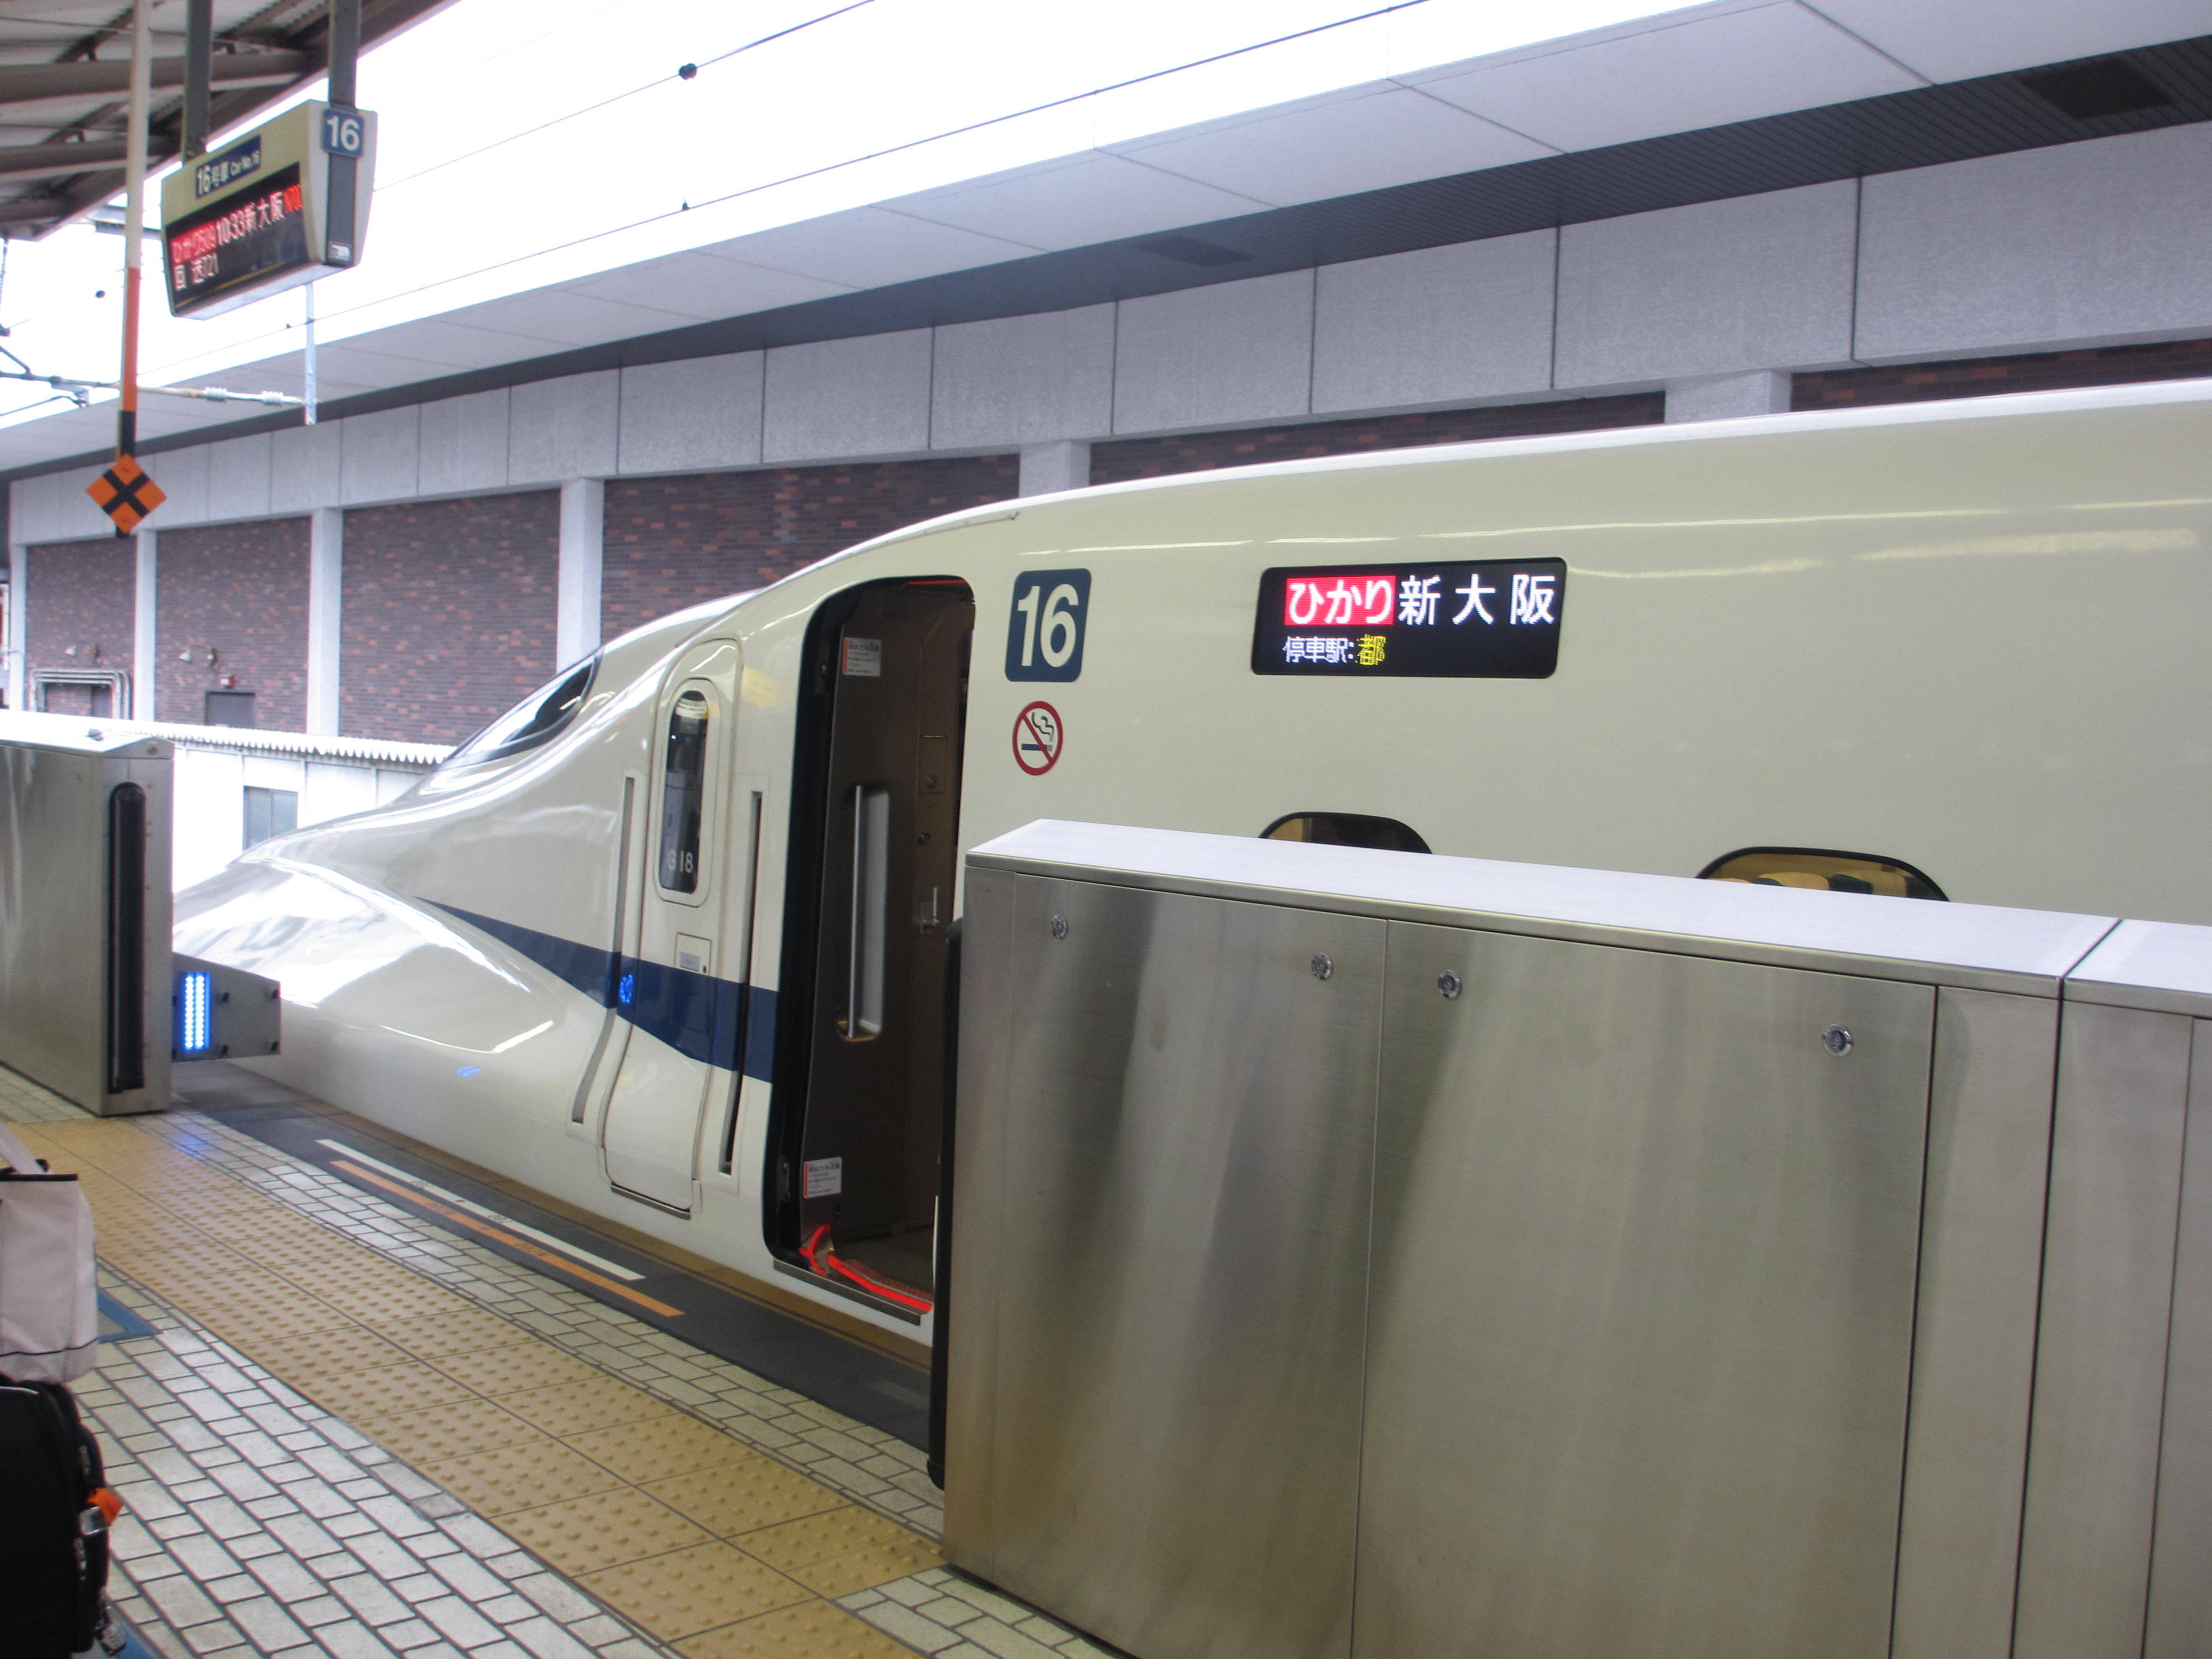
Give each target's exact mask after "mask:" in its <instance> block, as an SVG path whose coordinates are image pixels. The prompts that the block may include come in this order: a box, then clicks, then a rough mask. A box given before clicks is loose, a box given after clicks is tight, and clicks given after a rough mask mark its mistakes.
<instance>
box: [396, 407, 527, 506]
mask: <svg viewBox="0 0 2212 1659" xmlns="http://www.w3.org/2000/svg"><path fill="white" fill-rule="evenodd" d="M416 477H417V482H418V487H419V488H420V489H422V493H423V494H424V495H458V494H459V493H461V492H462V491H464V490H471V489H505V488H506V486H507V388H506V387H505V386H500V387H497V388H495V389H494V390H492V391H490V392H470V393H469V394H468V396H466V397H465V398H440V399H439V400H438V401H437V402H436V403H435V404H423V405H422V460H421V463H420V465H419V466H418V467H417V469H416Z"/></svg>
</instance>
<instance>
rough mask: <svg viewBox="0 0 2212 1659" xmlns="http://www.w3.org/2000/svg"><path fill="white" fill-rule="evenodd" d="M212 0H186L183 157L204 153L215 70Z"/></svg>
mask: <svg viewBox="0 0 2212 1659" xmlns="http://www.w3.org/2000/svg"><path fill="white" fill-rule="evenodd" d="M214 58H215V0H185V160H186V161H191V160H192V158H193V157H195V156H198V155H206V154H207V140H208V100H209V82H210V81H211V80H212V79H213V78H214V74H215V63H214Z"/></svg>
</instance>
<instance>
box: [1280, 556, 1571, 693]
mask: <svg viewBox="0 0 2212 1659" xmlns="http://www.w3.org/2000/svg"><path fill="white" fill-rule="evenodd" d="M1566 602H1567V567H1566V565H1565V563H1564V562H1562V561H1560V560H1558V559H1491V560H1484V561H1482V562H1478V563H1474V564H1419V565H1402V564H1401V565H1364V566H1361V567H1359V568H1356V569H1349V570H1347V569H1345V568H1341V567H1338V568H1328V569H1313V570H1283V569H1277V570H1270V571H1268V572H1267V574H1265V575H1263V576H1261V578H1260V610H1259V615H1258V617H1256V619H1255V622H1254V624H1253V628H1252V671H1253V672H1254V673H1255V674H1321V675H1335V676H1340V677H1343V678H1361V677H1363V676H1375V677H1387V676H1393V675H1395V676H1397V677H1400V678H1409V679H1501V680H1541V679H1543V678H1547V677H1548V676H1549V675H1550V673H1551V672H1552V671H1553V669H1554V668H1556V667H1557V666H1558V665H1559V627H1560V618H1561V617H1562V616H1563V615H1564V614H1565V608H1566Z"/></svg>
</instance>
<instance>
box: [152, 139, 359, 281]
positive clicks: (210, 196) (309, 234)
mask: <svg viewBox="0 0 2212 1659" xmlns="http://www.w3.org/2000/svg"><path fill="white" fill-rule="evenodd" d="M375 159H376V117H375V116H374V114H372V113H371V112H368V111H367V110H358V109H346V108H343V107H339V106H333V105H330V104H325V103H306V104H301V105H299V106H296V107H295V108H292V109H289V110H287V111H286V112H284V113H283V114H282V115H280V116H278V117H277V118H276V119H275V120H273V121H270V122H269V123H267V124H266V125H263V126H260V127H258V128H256V129H255V130H254V131H252V132H249V133H247V134H246V136H245V137H242V138H240V139H238V140H236V141H235V142H234V143H229V144H227V145H225V146H224V147H223V148H222V149H219V150H212V151H210V152H209V153H208V154H207V155H203V156H201V157H200V158H199V159H198V160H197V161H191V162H187V163H186V164H185V166H183V167H179V169H178V170H177V171H176V172H175V173H173V174H171V175H170V176H169V177H168V178H167V179H165V180H163V181H162V185H161V249H162V262H161V263H162V276H163V280H162V283H161V286H162V287H163V289H166V290H167V293H168V295H169V312H170V314H171V315H172V316H176V317H214V316H219V315H221V314H222V313H224V312H226V311H231V310H234V309H235V308H236V307H240V306H242V305H245V304H246V303H247V302H249V301H254V300H258V299H261V298H263V297H264V296H265V295H270V294H274V293H276V292H277V291H278V290H280V289H288V288H295V287H297V286H298V285H299V284H300V283H312V282H313V281H314V280H315V279H316V278H317V277H319V276H330V275H331V274H332V273H333V272H336V271H340V270H347V269H349V268H350V267H351V266H353V265H356V264H359V263H360V262H361V251H362V240H363V238H365V237H366V236H367V235H368V198H369V188H370V183H371V180H372V178H373V176H374V170H375Z"/></svg>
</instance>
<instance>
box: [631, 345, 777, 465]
mask: <svg viewBox="0 0 2212 1659" xmlns="http://www.w3.org/2000/svg"><path fill="white" fill-rule="evenodd" d="M765 363H766V359H765V354H763V353H762V352H758V351H740V352H736V353H733V354H732V355H730V356H720V357H693V358H690V359H688V360H686V361H684V362H674V363H643V364H640V365H639V366H638V367H637V368H626V369H624V370H623V371H622V432H621V442H620V447H619V450H618V452H617V456H616V465H617V469H618V470H619V471H623V472H683V471H702V470H704V469H706V468H708V467H717V466H753V465H758V463H759V461H760V458H761V376H762V373H763V368H765Z"/></svg>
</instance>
